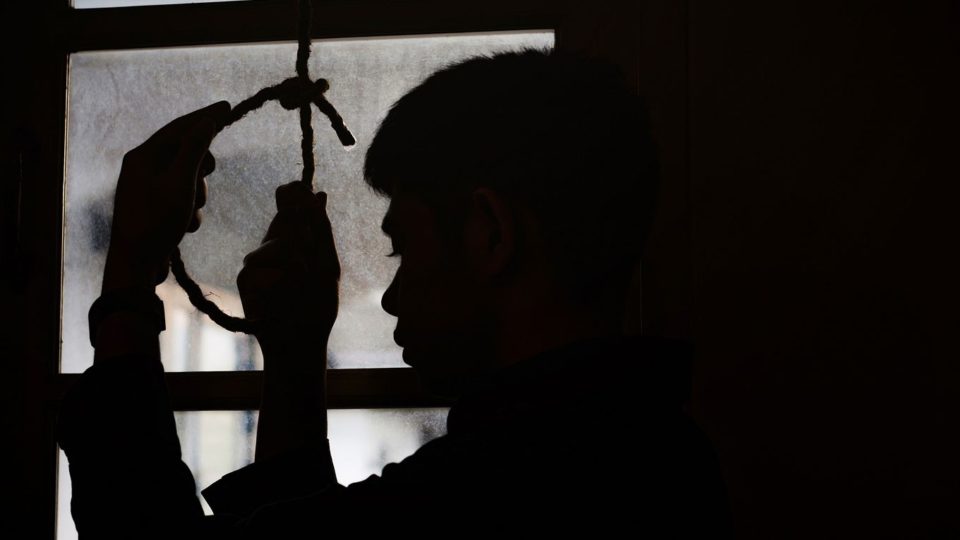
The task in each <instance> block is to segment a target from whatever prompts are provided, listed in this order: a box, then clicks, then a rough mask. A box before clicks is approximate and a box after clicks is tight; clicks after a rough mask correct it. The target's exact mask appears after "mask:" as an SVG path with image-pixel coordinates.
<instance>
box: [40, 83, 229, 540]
mask: <svg viewBox="0 0 960 540" xmlns="http://www.w3.org/2000/svg"><path fill="white" fill-rule="evenodd" d="M227 112H229V105H228V104H226V103H225V102H223V103H218V104H215V105H213V106H211V107H207V108H205V109H201V110H199V111H196V112H194V113H191V114H189V115H186V116H184V117H181V118H178V119H176V120H174V121H173V122H171V123H170V124H168V125H167V126H165V127H164V128H162V129H161V130H159V131H158V132H157V133H155V134H154V135H153V136H152V137H151V138H150V139H149V140H147V141H146V142H145V143H144V144H142V145H140V146H139V147H137V148H136V149H134V150H132V151H130V152H128V153H127V154H126V155H125V156H124V162H123V167H122V169H121V172H120V178H119V180H118V182H117V194H116V198H115V201H114V219H113V229H112V233H111V244H110V249H109V252H108V256H107V264H106V268H105V270H104V278H103V290H102V292H103V295H102V296H101V299H100V300H98V302H97V303H95V309H92V310H91V312H92V314H93V316H92V317H91V323H92V324H91V326H92V328H91V341H92V342H93V345H94V347H95V349H96V354H95V358H94V365H93V366H92V367H91V368H89V369H88V370H86V372H84V374H83V375H82V376H81V377H80V380H79V381H78V382H77V384H76V385H74V387H72V388H71V389H70V391H69V392H68V394H67V396H66V398H65V399H64V401H63V403H62V407H61V411H60V419H59V431H58V440H59V443H60V446H61V448H62V449H63V450H64V452H65V453H66V454H67V458H68V460H69V464H70V474H71V478H72V480H73V499H72V501H71V511H72V514H73V517H74V521H75V522H76V525H77V530H78V532H79V533H80V535H81V538H160V537H163V538H171V537H174V535H179V536H181V537H182V536H183V535H184V533H186V532H187V531H196V530H198V527H199V526H200V520H201V518H202V516H203V512H202V510H201V508H200V504H199V501H198V500H197V498H196V495H195V493H196V492H195V486H194V481H193V477H192V475H191V474H190V470H189V469H188V468H187V466H186V465H185V464H184V463H183V462H182V460H181V459H180V457H181V456H180V444H179V440H178V439H177V434H176V425H175V423H174V418H173V412H172V410H171V408H170V404H169V399H168V397H167V392H166V387H165V385H164V380H163V367H162V365H161V363H160V352H159V344H158V340H157V335H158V332H159V331H160V330H161V328H162V326H161V324H162V323H161V322H160V321H158V319H159V317H158V314H157V312H156V310H155V309H154V308H155V306H156V304H155V301H151V299H153V298H155V297H154V294H155V293H154V287H155V285H156V284H157V283H158V282H159V281H162V280H163V278H164V277H165V276H166V269H167V266H168V264H169V263H168V260H169V256H170V253H171V252H172V250H173V248H174V247H175V246H176V245H177V244H178V243H179V242H180V240H181V239H182V238H183V235H184V234H185V233H186V232H190V231H194V230H196V229H197V228H198V227H199V225H200V219H199V214H198V208H199V207H201V206H203V202H204V199H205V189H204V184H203V176H205V175H206V174H209V172H211V171H212V170H213V157H212V156H210V154H209V152H208V151H207V148H208V147H209V145H210V142H211V140H212V139H213V136H214V134H215V132H216V126H217V124H218V122H219V120H220V118H221V117H222V116H224V115H225V114H226V113H227Z"/></svg>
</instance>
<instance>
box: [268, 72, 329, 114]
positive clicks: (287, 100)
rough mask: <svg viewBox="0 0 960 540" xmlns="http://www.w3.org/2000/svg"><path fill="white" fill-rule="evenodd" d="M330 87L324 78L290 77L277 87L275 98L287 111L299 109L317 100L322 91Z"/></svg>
mask: <svg viewBox="0 0 960 540" xmlns="http://www.w3.org/2000/svg"><path fill="white" fill-rule="evenodd" d="M329 89H330V83H328V82H327V80H326V79H317V80H315V81H310V80H308V79H304V78H302V77H291V78H289V79H287V80H285V81H283V82H282V83H280V85H279V86H278V87H277V94H278V95H277V100H278V101H280V106H281V107H283V108H284V109H287V110H288V111H292V110H294V109H299V108H300V107H302V106H303V105H306V104H308V103H311V102H314V101H319V99H320V98H321V97H322V96H323V93H324V92H326V91H327V90H329Z"/></svg>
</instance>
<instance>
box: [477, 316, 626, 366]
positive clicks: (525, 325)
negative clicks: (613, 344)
mask: <svg viewBox="0 0 960 540" xmlns="http://www.w3.org/2000/svg"><path fill="white" fill-rule="evenodd" d="M510 319H511V320H510V321H505V324H504V325H503V326H502V327H501V328H500V330H501V331H500V332H499V339H497V340H496V343H495V346H494V353H495V358H496V365H497V366H498V367H500V368H503V367H507V366H509V365H512V364H515V363H517V362H520V361H523V360H526V359H528V358H532V357H534V356H536V355H538V354H541V353H543V352H546V351H550V350H554V349H558V348H561V347H563V346H566V345H569V344H572V343H576V342H579V341H585V340H588V339H595V338H606V337H613V336H620V335H623V329H622V325H621V324H620V323H619V322H618V321H615V320H604V319H599V318H596V319H595V318H589V317H583V316H576V315H568V316H566V317H564V316H562V315H558V312H553V313H550V314H541V315H539V316H535V315H531V316H528V317H525V318H520V317H511V318H510Z"/></svg>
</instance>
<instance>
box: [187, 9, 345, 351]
mask: <svg viewBox="0 0 960 540" xmlns="http://www.w3.org/2000/svg"><path fill="white" fill-rule="evenodd" d="M310 8H311V0H299V3H298V24H297V61H296V70H297V76H296V77H292V78H290V79H287V80H285V81H283V82H281V83H280V84H277V85H274V86H268V87H267V88H264V89H262V90H260V91H259V92H257V93H256V94H254V95H252V96H250V97H248V98H247V99H245V100H243V101H241V102H240V103H238V104H237V105H236V106H235V107H233V108H232V109H231V110H230V116H229V117H228V118H227V120H226V121H225V122H224V125H223V126H221V127H220V130H223V129H224V128H226V127H227V126H229V125H231V124H233V123H235V122H237V121H239V120H240V119H241V118H243V117H244V116H246V115H247V113H250V112H252V111H255V110H257V109H259V108H260V107H262V106H263V105H264V104H265V103H267V102H268V101H279V102H280V106H281V107H283V108H284V109H287V110H290V111H292V110H294V109H298V110H299V113H300V131H301V133H302V136H301V138H300V150H301V152H302V154H303V175H302V176H301V177H300V181H301V182H303V183H305V184H307V186H309V188H310V191H313V176H314V171H315V168H316V167H315V165H314V160H313V125H312V124H311V108H310V104H311V103H313V104H314V105H316V107H317V109H318V110H319V111H320V112H321V113H323V114H324V115H325V116H326V117H327V119H329V120H330V125H331V127H333V130H334V131H335V132H336V134H337V138H339V139H340V143H341V144H343V145H344V146H351V145H353V144H355V143H356V140H355V139H354V138H353V135H352V134H351V133H350V130H348V129H347V127H346V126H345V125H344V124H343V118H341V117H340V114H339V113H337V110H336V109H335V108H334V107H333V105H331V104H330V102H329V101H327V99H326V98H325V97H324V95H323V94H324V92H326V91H327V90H328V89H329V88H330V84H329V83H328V82H327V81H326V80H325V79H317V80H315V81H311V80H310V69H309V66H308V61H309V60H310V22H311V14H310V11H311V9H310ZM170 271H171V273H172V274H173V277H174V278H176V280H177V283H178V284H180V287H181V288H182V289H183V290H184V291H185V292H186V293H187V297H188V298H190V303H191V304H193V305H194V307H196V308H197V309H198V310H200V311H201V312H203V313H206V314H207V316H208V317H210V319H211V320H212V321H213V322H215V323H217V324H218V325H220V326H221V327H223V328H225V329H227V330H230V331H231V332H243V333H245V334H253V333H254V331H255V330H256V324H255V323H254V321H249V320H247V319H244V318H241V317H233V316H231V315H227V314H226V313H224V312H223V310H221V309H220V307H219V306H217V305H216V304H215V303H213V301H212V300H210V299H209V298H207V295H205V294H204V293H203V290H201V289H200V286H199V285H197V282H195V281H194V280H193V278H191V277H190V275H189V274H188V273H187V269H186V267H185V266H184V264H183V257H182V256H181V254H180V248H179V247H176V248H174V250H173V253H171V254H170Z"/></svg>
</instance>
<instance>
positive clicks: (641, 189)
mask: <svg viewBox="0 0 960 540" xmlns="http://www.w3.org/2000/svg"><path fill="white" fill-rule="evenodd" d="M658 172H659V171H658V164H657V159H656V152H655V149H654V146H653V143H652V141H651V138H650V133H649V128H648V125H647V118H646V113H645V110H644V107H643V106H642V104H641V102H640V99H639V98H638V97H637V96H636V95H635V93H634V92H633V91H631V90H630V89H629V87H628V86H627V84H626V82H625V81H624V78H623V76H622V74H621V72H620V71H619V70H618V69H617V68H615V67H614V66H612V65H609V64H606V63H604V62H600V61H597V60H591V59H588V58H585V57H581V56H574V55H569V54H561V53H557V52H550V51H540V50H531V49H528V50H523V51H519V52H509V53H501V54H496V55H494V56H490V57H485V56H481V57H475V58H471V59H469V60H466V61H464V62H461V63H458V64H455V65H451V66H448V67H446V68H444V69H441V70H440V71H437V72H436V73H434V74H433V75H431V76H430V77H429V78H427V79H426V80H425V81H423V82H422V83H421V84H420V85H419V86H417V87H416V88H414V89H413V90H412V91H410V92H409V93H408V94H406V95H405V96H403V97H402V98H401V99H400V100H398V101H397V102H396V103H395V104H394V105H393V107H392V108H391V109H390V112H389V113H388V114H387V116H386V118H384V120H383V122H382V123H381V124H380V128H379V130H378V132H377V134H376V136H375V138H374V139H373V142H372V143H371V145H370V149H369V151H368V152H367V156H366V163H365V167H364V175H365V178H366V181H367V183H368V184H369V185H370V186H371V187H372V188H373V189H374V190H375V191H376V192H378V193H380V194H382V195H386V196H388V197H393V196H395V195H397V194H401V193H405V194H412V195H415V196H418V197H419V198H421V199H422V200H424V201H425V202H427V203H428V204H429V205H430V206H431V207H432V208H434V209H435V210H437V211H438V214H439V215H441V216H445V219H444V220H443V221H441V223H443V224H444V226H449V227H451V228H454V227H453V225H454V224H455V223H457V221H456V220H457V215H456V214H457V212H458V210H455V209H458V208H459V206H458V205H457V204H456V202H455V201H458V200H461V201H462V200H463V199H462V197H465V196H466V195H467V194H469V193H470V191H471V190H472V189H473V188H476V187H480V186H486V187H489V188H491V189H493V190H495V191H497V192H498V193H500V194H502V195H504V196H506V197H508V198H510V199H512V200H516V201H519V202H521V203H523V204H524V205H525V206H526V207H527V208H529V209H530V211H531V212H532V214H533V215H534V216H535V219H536V220H537V221H538V224H539V226H540V229H541V231H542V232H543V238H542V241H543V242H544V244H545V246H546V247H547V254H548V256H550V257H551V262H552V263H553V266H554V267H555V268H556V275H555V278H557V280H558V282H559V283H561V284H562V285H563V286H564V288H565V289H566V290H567V291H568V292H569V293H570V295H569V297H570V299H571V300H573V301H574V303H575V304H577V305H587V304H590V303H591V301H592V300H593V299H594V298H595V297H596V296H597V295H598V294H599V293H600V292H601V291H603V292H607V293H609V292H613V293H622V292H624V291H625V289H626V287H627V286H628V285H629V279H630V276H631V274H632V269H633V266H634V264H635V262H636V260H637V259H638V258H639V255H640V252H641V250H642V248H643V245H644V243H645V241H646V238H647V235H648V232H649V229H650V226H651V221H652V214H653V206H654V199H655V198H656V192H657V185H658ZM458 197H459V198H460V199H458ZM459 212H461V213H462V210H459Z"/></svg>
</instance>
